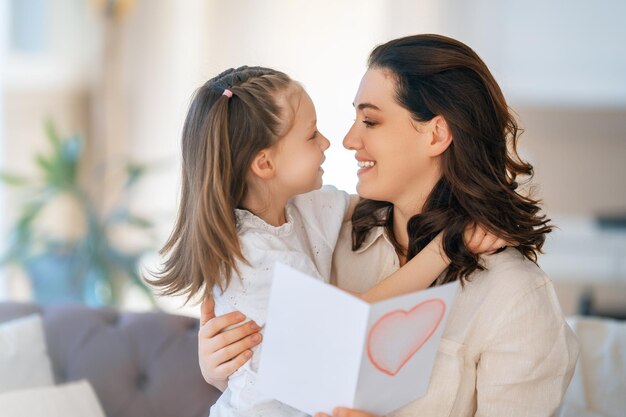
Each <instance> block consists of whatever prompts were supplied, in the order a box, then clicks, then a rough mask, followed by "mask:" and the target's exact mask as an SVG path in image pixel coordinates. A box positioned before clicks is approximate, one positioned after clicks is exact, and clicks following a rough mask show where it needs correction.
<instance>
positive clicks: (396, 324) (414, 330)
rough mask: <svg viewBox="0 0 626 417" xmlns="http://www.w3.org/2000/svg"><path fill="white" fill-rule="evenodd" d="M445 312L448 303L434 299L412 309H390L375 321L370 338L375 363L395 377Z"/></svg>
mask: <svg viewBox="0 0 626 417" xmlns="http://www.w3.org/2000/svg"><path fill="white" fill-rule="evenodd" d="M445 312H446V303H445V302H444V301H443V300H441V299H439V298H433V299H430V300H426V301H424V302H421V303H419V304H417V305H416V306H415V307H413V308H411V309H410V310H409V311H406V310H395V311H391V312H389V313H387V314H385V315H384V316H382V317H381V318H380V319H378V320H377V321H376V323H374V325H373V326H372V328H371V329H370V332H369V335H368V337H367V355H368V357H369V359H370V362H372V365H374V366H375V367H376V369H378V370H379V371H381V372H384V373H386V374H387V375H391V376H394V375H395V374H397V373H398V372H399V371H400V369H402V367H403V366H404V365H406V363H407V362H408V361H409V360H410V359H411V358H412V357H413V355H415V353H417V351H418V350H420V349H421V347H422V346H424V343H426V341H427V340H428V339H430V337H431V336H432V335H433V333H435V330H437V328H438V327H439V324H441V320H442V319H443V315H444V313H445Z"/></svg>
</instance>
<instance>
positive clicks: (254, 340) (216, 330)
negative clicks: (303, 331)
mask: <svg viewBox="0 0 626 417" xmlns="http://www.w3.org/2000/svg"><path fill="white" fill-rule="evenodd" d="M245 319H246V317H245V316H244V315H243V314H241V313H240V312H238V311H234V312H232V313H228V314H224V315H223V316H219V317H215V301H214V300H213V298H209V299H206V300H204V301H203V302H202V307H201V315H200V330H199V331H198V362H199V363H200V370H201V372H202V376H203V377H204V379H205V380H206V382H208V383H209V384H211V385H213V386H215V387H216V388H219V389H220V390H222V391H224V389H226V384H227V380H228V377H229V376H230V375H232V374H233V372H235V371H236V370H237V369H239V368H240V367H241V366H242V365H243V364H244V363H246V362H247V361H248V360H250V358H251V357H252V351H251V350H250V349H251V348H253V347H254V346H256V345H258V344H259V343H260V342H261V339H262V336H261V334H260V333H259V330H260V329H261V328H260V327H259V326H258V325H257V324H256V323H254V322H253V321H250V322H248V323H245V324H243V325H241V326H238V327H235V328H232V329H228V330H224V329H226V328H227V327H229V326H232V325H234V324H237V323H241V322H242V321H244V320H245Z"/></svg>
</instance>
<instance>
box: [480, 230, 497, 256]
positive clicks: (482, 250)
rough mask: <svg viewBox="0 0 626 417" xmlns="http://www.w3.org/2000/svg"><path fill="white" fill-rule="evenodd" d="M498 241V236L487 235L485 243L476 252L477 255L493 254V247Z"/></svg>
mask: <svg viewBox="0 0 626 417" xmlns="http://www.w3.org/2000/svg"><path fill="white" fill-rule="evenodd" d="M496 240H498V236H496V235H492V234H491V233H487V234H486V235H485V237H484V239H483V241H482V242H481V243H480V246H479V247H478V249H477V250H476V253H478V254H481V253H485V252H491V251H492V250H493V249H491V248H492V247H493V244H494V243H495V242H496Z"/></svg>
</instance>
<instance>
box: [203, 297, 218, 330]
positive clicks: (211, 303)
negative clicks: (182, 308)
mask: <svg viewBox="0 0 626 417" xmlns="http://www.w3.org/2000/svg"><path fill="white" fill-rule="evenodd" d="M214 318H215V300H214V299H213V297H209V298H205V299H204V300H203V301H202V305H201V306H200V327H202V326H204V325H205V324H207V322H208V321H209V320H211V319H214Z"/></svg>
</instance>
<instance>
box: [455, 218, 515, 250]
mask: <svg viewBox="0 0 626 417" xmlns="http://www.w3.org/2000/svg"><path fill="white" fill-rule="evenodd" d="M464 239H465V245H466V246H467V249H468V250H469V251H470V252H472V253H475V254H478V255H482V254H484V253H491V252H495V251H497V250H498V249H502V248H504V247H505V246H508V244H509V243H508V242H507V241H506V240H504V239H500V238H499V237H498V236H496V235H494V234H492V233H491V232H489V231H487V230H486V229H484V228H483V227H482V226H481V225H476V224H470V225H469V226H467V227H466V228H465V233H464Z"/></svg>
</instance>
